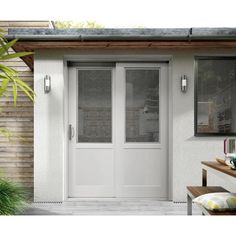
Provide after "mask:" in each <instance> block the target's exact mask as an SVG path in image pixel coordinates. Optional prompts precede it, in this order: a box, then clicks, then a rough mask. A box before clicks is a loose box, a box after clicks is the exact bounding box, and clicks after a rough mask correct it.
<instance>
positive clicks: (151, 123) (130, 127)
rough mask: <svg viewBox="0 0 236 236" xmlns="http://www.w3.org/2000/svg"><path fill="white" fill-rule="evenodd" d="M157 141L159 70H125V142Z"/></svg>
mask: <svg viewBox="0 0 236 236" xmlns="http://www.w3.org/2000/svg"><path fill="white" fill-rule="evenodd" d="M158 141H159V71H158V70H154V69H128V70H126V142H158Z"/></svg>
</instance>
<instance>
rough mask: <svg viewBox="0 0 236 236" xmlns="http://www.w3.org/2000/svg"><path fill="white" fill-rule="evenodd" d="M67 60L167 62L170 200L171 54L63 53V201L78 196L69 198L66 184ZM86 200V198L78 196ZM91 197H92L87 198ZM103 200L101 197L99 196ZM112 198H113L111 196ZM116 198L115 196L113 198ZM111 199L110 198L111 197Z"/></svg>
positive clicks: (67, 138)
mask: <svg viewBox="0 0 236 236" xmlns="http://www.w3.org/2000/svg"><path fill="white" fill-rule="evenodd" d="M68 61H76V62H91V61H93V62H113V61H115V62H154V63H163V62H168V63H169V66H168V67H169V68H168V75H167V76H168V95H167V97H168V114H167V117H168V119H167V120H168V125H167V129H168V130H167V136H168V138H167V140H168V141H167V171H168V173H167V176H168V180H167V183H168V186H167V188H168V200H172V188H173V187H172V186H173V181H172V175H173V170H172V169H173V168H172V167H173V164H172V163H173V156H172V138H171V137H172V134H173V132H172V125H171V124H172V99H171V98H172V92H171V91H172V90H171V89H172V76H171V75H172V73H171V72H172V56H171V55H153V54H151V55H147V54H138V55H120V54H118V55H106V54H96V55H92V54H89V55H86V54H83V55H65V56H64V108H63V109H64V169H63V178H64V186H63V192H64V200H65V201H76V200H78V198H69V197H68V194H69V191H68V186H69V183H68V181H69V177H68V172H69V165H68V159H69V158H68V157H69V137H68V126H69V112H68V111H69V110H68V102H69V83H68V78H69V76H68V66H67V62H68ZM81 199H84V200H87V199H86V198H80V200H81ZM89 199H92V198H89ZM99 199H100V200H103V198H99ZM113 199H114V198H113ZM115 199H117V198H115ZM111 200H112V198H111Z"/></svg>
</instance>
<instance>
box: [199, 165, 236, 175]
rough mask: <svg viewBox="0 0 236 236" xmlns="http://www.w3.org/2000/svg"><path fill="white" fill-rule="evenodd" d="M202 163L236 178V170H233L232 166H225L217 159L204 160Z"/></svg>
mask: <svg viewBox="0 0 236 236" xmlns="http://www.w3.org/2000/svg"><path fill="white" fill-rule="evenodd" d="M201 163H202V164H203V165H205V166H208V167H211V168H212V169H215V170H218V171H220V172H223V173H225V174H227V175H230V176H232V177H234V178H236V170H232V169H231V168H230V166H225V165H223V164H220V163H219V162H217V161H202V162H201Z"/></svg>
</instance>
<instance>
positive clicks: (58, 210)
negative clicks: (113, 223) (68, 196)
mask: <svg viewBox="0 0 236 236" xmlns="http://www.w3.org/2000/svg"><path fill="white" fill-rule="evenodd" d="M23 214H24V215H186V214H187V204H186V203H173V202H171V201H155V200H83V201H82V200H81V201H70V202H63V203H33V204H31V206H30V207H29V208H27V209H26V210H25V212H24V213H23ZM193 215H201V212H200V210H199V209H198V208H197V206H193Z"/></svg>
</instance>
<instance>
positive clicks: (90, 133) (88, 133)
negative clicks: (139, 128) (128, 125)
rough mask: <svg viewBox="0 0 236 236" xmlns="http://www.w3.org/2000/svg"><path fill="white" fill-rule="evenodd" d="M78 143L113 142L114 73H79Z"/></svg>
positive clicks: (82, 71) (105, 70) (86, 71)
mask: <svg viewBox="0 0 236 236" xmlns="http://www.w3.org/2000/svg"><path fill="white" fill-rule="evenodd" d="M78 91H79V93H78V142H82V143H85V142H88V143H110V142H111V141H112V138H111V137H112V128H111V127H112V107H111V104H112V71H111V70H108V69H90V70H79V71H78Z"/></svg>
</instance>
